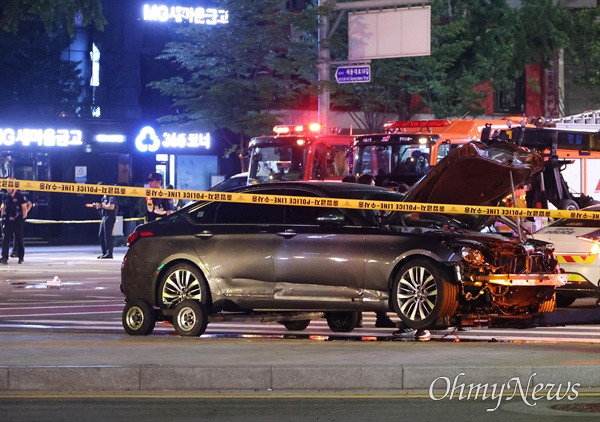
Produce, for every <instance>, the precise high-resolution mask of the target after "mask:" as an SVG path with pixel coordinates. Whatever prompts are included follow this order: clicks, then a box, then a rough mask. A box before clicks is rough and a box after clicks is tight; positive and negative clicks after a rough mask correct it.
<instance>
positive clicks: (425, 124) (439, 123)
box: [383, 119, 452, 131]
mask: <svg viewBox="0 0 600 422" xmlns="http://www.w3.org/2000/svg"><path fill="white" fill-rule="evenodd" d="M451 124H452V122H451V121H450V120H447V119H438V120H397V121H393V122H387V123H384V124H383V129H384V130H386V131H390V130H394V129H408V128H430V127H445V126H450V125H451Z"/></svg>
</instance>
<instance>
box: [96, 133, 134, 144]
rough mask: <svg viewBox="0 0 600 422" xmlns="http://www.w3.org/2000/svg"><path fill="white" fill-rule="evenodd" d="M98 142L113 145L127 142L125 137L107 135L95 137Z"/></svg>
mask: <svg viewBox="0 0 600 422" xmlns="http://www.w3.org/2000/svg"><path fill="white" fill-rule="evenodd" d="M94 139H96V141H98V142H101V143H113V144H122V143H123V142H125V141H126V140H127V138H126V137H125V135H106V134H103V133H101V134H98V135H96V136H95V137H94Z"/></svg>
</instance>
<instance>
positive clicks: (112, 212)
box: [93, 195, 117, 259]
mask: <svg viewBox="0 0 600 422" xmlns="http://www.w3.org/2000/svg"><path fill="white" fill-rule="evenodd" d="M116 203H117V200H116V198H115V197H114V196H108V195H104V196H103V197H102V199H101V200H100V202H95V203H94V204H93V205H94V208H96V209H97V210H100V214H101V215H102V221H100V230H99V232H98V237H99V238H100V247H101V248H102V255H100V256H98V259H112V257H113V228H114V227H115V221H116V220H117V209H116Z"/></svg>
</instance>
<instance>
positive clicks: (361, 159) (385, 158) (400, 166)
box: [354, 144, 429, 176]
mask: <svg viewBox="0 0 600 422" xmlns="http://www.w3.org/2000/svg"><path fill="white" fill-rule="evenodd" d="M354 160H355V161H354V162H355V164H354V165H355V173H357V174H358V173H360V174H372V175H374V176H387V175H402V174H406V173H419V174H425V173H427V171H428V170H429V148H428V147H426V146H424V145H418V144H400V145H399V144H389V145H385V144H384V145H381V144H378V145H361V146H359V147H358V148H357V149H356V153H355V156H354Z"/></svg>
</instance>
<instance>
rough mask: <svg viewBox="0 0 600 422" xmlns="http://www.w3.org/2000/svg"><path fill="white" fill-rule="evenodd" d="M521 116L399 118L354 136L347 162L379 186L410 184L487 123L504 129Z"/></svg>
mask: <svg viewBox="0 0 600 422" xmlns="http://www.w3.org/2000/svg"><path fill="white" fill-rule="evenodd" d="M521 120H522V118H516V117H508V118H506V119H501V120H492V121H490V120H448V119H435V120H400V121H390V122H387V123H385V124H384V125H383V127H384V131H383V133H376V134H369V135H362V136H357V137H356V139H355V141H354V144H353V145H352V149H351V154H352V160H351V162H350V166H351V172H352V174H354V175H357V176H359V175H361V174H372V175H373V176H375V182H376V184H377V185H379V186H387V187H390V186H393V185H394V184H399V183H405V184H407V185H409V186H410V185H413V184H414V183H415V182H417V180H419V179H420V178H421V177H422V176H424V175H425V173H427V172H428V171H429V169H430V168H431V167H433V166H435V165H436V164H437V163H438V162H439V161H440V160H441V159H442V158H444V157H445V156H446V155H448V153H449V152H450V151H452V150H453V149H455V148H459V147H461V146H462V145H464V144H466V143H468V142H471V141H475V140H479V139H480V137H481V132H482V130H484V128H485V127H486V125H490V127H492V128H493V129H506V128H507V127H510V126H511V125H512V124H520V122H521Z"/></svg>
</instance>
